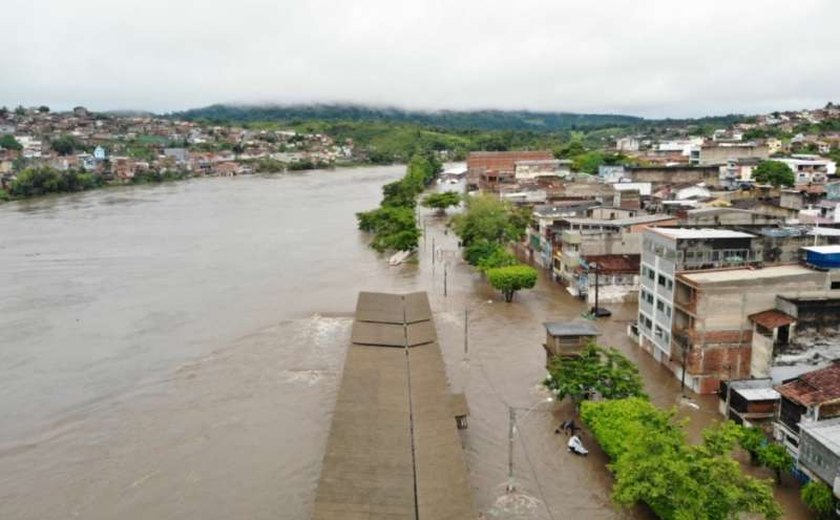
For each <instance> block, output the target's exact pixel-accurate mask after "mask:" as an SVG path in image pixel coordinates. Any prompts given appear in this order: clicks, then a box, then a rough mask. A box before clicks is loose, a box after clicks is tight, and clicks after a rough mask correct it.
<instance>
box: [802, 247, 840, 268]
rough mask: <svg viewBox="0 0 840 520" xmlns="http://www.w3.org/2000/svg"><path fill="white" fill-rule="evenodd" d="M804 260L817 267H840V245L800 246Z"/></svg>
mask: <svg viewBox="0 0 840 520" xmlns="http://www.w3.org/2000/svg"><path fill="white" fill-rule="evenodd" d="M802 249H803V250H804V252H805V262H807V263H808V264H809V265H812V266H814V267H816V268H818V269H838V268H840V245H831V246H810V247H803V248H802Z"/></svg>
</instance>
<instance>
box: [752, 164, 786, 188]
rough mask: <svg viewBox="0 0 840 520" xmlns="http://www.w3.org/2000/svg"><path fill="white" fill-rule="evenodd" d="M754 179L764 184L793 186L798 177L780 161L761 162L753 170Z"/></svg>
mask: <svg viewBox="0 0 840 520" xmlns="http://www.w3.org/2000/svg"><path fill="white" fill-rule="evenodd" d="M753 178H754V179H755V180H756V182H760V183H762V184H772V185H773V186H776V187H779V186H793V183H794V182H795V181H796V176H795V175H794V174H793V170H791V169H790V167H789V166H788V165H787V164H785V163H783V162H780V161H761V162H760V163H759V164H758V166H756V167H755V169H754V170H753Z"/></svg>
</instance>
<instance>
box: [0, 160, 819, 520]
mask: <svg viewBox="0 0 840 520" xmlns="http://www.w3.org/2000/svg"><path fill="white" fill-rule="evenodd" d="M402 173H403V168H402V167H380V168H357V169H350V170H338V171H312V172H305V173H299V174H290V175H282V176H280V175H278V176H268V177H240V178H232V179H200V180H193V181H188V182H182V183H174V184H166V185H160V186H138V187H126V188H115V189H107V190H101V191H95V192H90V193H84V194H79V195H71V196H64V197H52V198H45V199H40V200H35V201H30V202H17V203H10V204H5V205H2V206H0V266H2V269H0V381H1V382H0V418H2V420H1V421H0V518H3V519H42V520H43V519H65V518H71V517H79V518H91V519H111V518H121V519H124V520H126V519H147V518H155V519H162V518H179V519H180V518H196V519H197V518H201V519H216V518H218V519H230V518H249V519H278V518H279V519H303V518H307V517H308V514H309V511H310V509H311V506H312V501H313V498H314V492H315V486H316V484H317V479H318V474H319V470H320V464H321V457H322V455H323V449H324V446H325V444H326V437H327V433H328V430H329V425H330V414H331V411H332V406H333V403H334V399H335V392H336V389H337V386H338V382H339V377H340V373H341V365H342V362H343V358H344V353H345V348H346V344H347V340H348V336H349V327H350V325H351V322H352V320H351V316H352V315H351V312H352V310H353V308H354V304H355V298H356V294H357V292H358V291H359V290H382V291H413V290H426V291H428V292H429V295H430V299H431V302H432V307H433V309H434V311H435V319H436V324H437V327H438V332H439V335H440V337H441V344H442V348H443V352H444V356H445V359H446V362H447V371H448V375H449V378H450V381H451V386H452V388H453V390H455V391H465V392H466V393H467V396H468V400H469V404H470V409H471V416H470V418H469V429H468V430H466V431H465V432H464V433H463V437H462V438H463V441H464V445H465V450H466V454H467V462H468V465H469V471H470V479H471V483H472V487H473V489H474V492H475V499H476V503H477V506H478V508H479V510H480V511H481V512H482V514H483V515H484V517H486V518H500V519H516V518H549V519H550V518H554V519H560V518H583V519H601V518H603V519H608V518H609V519H614V518H632V519H642V518H651V516H650V514H649V513H647V512H646V511H645V510H643V509H642V508H635V509H629V510H626V509H621V508H618V507H617V506H615V505H614V504H613V503H612V501H611V499H610V486H611V479H610V476H609V473H608V472H607V471H606V469H605V463H606V459H605V457H604V455H603V453H601V452H600V450H598V448H597V446H596V445H595V444H594V441H593V439H592V438H591V436H589V435H588V434H587V433H586V432H584V443H585V444H586V445H587V446H588V447H589V448H591V449H592V454H591V455H590V456H589V457H587V458H578V457H573V456H571V455H569V454H567V453H566V451H565V447H564V444H565V439H564V438H563V437H562V436H559V435H555V434H554V433H553V431H554V428H555V427H556V426H557V424H558V423H559V422H560V421H562V420H563V419H565V418H567V417H568V416H569V414H570V413H571V411H570V410H569V408H568V406H567V405H566V404H565V403H560V404H558V403H545V402H542V403H541V400H543V399H544V398H545V397H546V394H545V393H544V392H543V391H542V390H541V389H540V388H539V381H540V380H541V379H542V378H543V377H544V368H543V364H544V354H543V350H542V348H541V346H540V345H541V343H542V342H543V340H544V329H543V327H542V325H541V324H542V322H544V321H547V320H559V319H571V318H576V317H579V316H580V314H581V312H582V311H583V310H584V309H583V307H584V306H583V304H582V303H581V302H579V301H577V300H576V299H574V298H572V297H571V296H570V295H569V294H568V293H567V292H566V291H565V290H564V288H563V287H561V286H559V285H557V284H555V283H553V282H551V281H550V280H549V279H547V278H546V277H543V278H541V279H540V281H539V283H538V285H537V287H536V288H535V289H534V290H532V291H526V292H523V293H522V294H521V295H519V296H518V297H517V299H516V301H515V302H514V303H512V304H505V303H504V302H502V301H500V299H499V297H498V295H497V294H495V293H494V292H493V291H492V290H491V289H490V288H489V287H488V286H487V285H486V283H485V282H484V281H483V280H482V279H481V278H480V277H479V276H478V275H476V274H475V273H474V272H473V270H472V269H471V268H470V267H469V266H466V265H464V264H463V263H462V262H460V261H459V259H458V254H457V251H456V250H457V239H456V238H455V237H454V236H452V235H451V234H449V233H446V232H445V229H444V226H443V222H444V221H443V219H441V218H440V217H437V216H435V215H433V214H431V213H426V212H422V213H421V215H420V218H421V220H422V222H423V224H424V227H425V229H426V233H427V238H426V240H425V242H424V243H422V244H421V248H420V255H419V262H417V263H414V264H406V265H402V266H399V267H389V266H388V265H387V263H386V262H385V261H384V260H383V259H382V258H381V257H379V256H377V255H376V254H375V253H374V252H372V251H371V250H369V249H368V248H367V247H366V245H365V237H364V236H363V235H361V234H360V233H359V232H357V231H356V229H355V222H354V218H353V214H354V213H355V212H356V211H361V210H364V209H369V208H372V207H375V206H376V204H377V203H378V200H379V196H380V188H381V186H382V185H383V184H384V183H386V182H389V181H391V180H394V179H396V178H398V177H400V176H401V175H402ZM452 188H453V189H454V188H457V186H453V187H452ZM432 240H434V244H435V247H436V248H437V249H439V250H440V251H441V252H440V253H438V255H437V257H435V261H434V262H433V254H432ZM444 271H445V278H446V286H447V287H446V292H447V295H446V296H444ZM488 302H490V303H488ZM465 307H466V308H469V309H470V318H469V349H468V353H467V354H465V352H464V309H465ZM609 307H610V308H611V310H612V311H613V313H614V314H613V317H612V318H609V319H606V320H602V321H600V322H599V325H600V326H601V329H602V332H603V336H602V341H603V342H604V343H606V344H610V345H613V346H615V347H617V348H619V349H621V350H622V351H624V352H625V353H627V354H628V355H629V356H630V357H631V358H632V359H633V360H634V361H636V362H637V363H638V364H639V366H640V369H641V370H642V373H643V375H644V377H645V381H646V385H647V390H648V392H649V393H650V395H651V397H652V399H653V400H654V402H656V404H658V405H661V406H674V405H675V404H677V403H679V399H678V397H679V382H678V381H676V380H675V379H674V378H673V377H672V376H670V375H669V374H668V373H667V372H665V371H664V370H663V369H662V368H661V367H659V366H658V365H656V364H655V363H654V362H653V361H652V360H651V359H650V358H648V357H647V356H646V355H644V354H643V353H640V352H639V351H638V350H637V349H635V348H634V347H633V346H632V344H631V343H630V341H629V340H628V339H627V338H626V336H625V328H626V326H627V323H628V320H630V319H632V317H633V315H634V313H635V308H634V306H632V305H612V306H609ZM697 402H698V403H699V406H700V407H699V409H695V408H693V407H686V406H682V407H681V408H680V413H681V414H683V415H685V416H687V417H690V418H691V425H690V426H689V429H690V434H691V436H692V437H693V438H697V436H698V435H699V430H700V429H701V427H702V426H704V425H707V424H709V423H710V422H712V421H715V420H717V419H718V416H717V414H716V412H715V406H716V404H717V402H716V400H715V399H714V398H702V399H698V400H697ZM537 403H540V404H537ZM535 404H537V406H536V407H534V405H535ZM509 406H513V407H515V408H517V409H518V416H519V422H518V435H517V437H516V442H515V448H514V477H515V484H516V492H515V493H513V494H507V493H506V492H505V485H506V482H507V460H508V459H507V428H508V407H509ZM528 410H531V411H530V412H528ZM762 475H763V476H769V475H764V474H762ZM778 496H779V498H780V500H781V501H782V502H783V504H784V505H785V508H786V514H785V518H808V515H807V513H806V512H805V511H804V510H803V509H802V508H801V505H800V504H799V502H798V500H797V499H796V489H795V486H794V485H793V484H792V483H790V482H787V483H786V486H783V488H782V489H781V490H780V491H779V492H778Z"/></svg>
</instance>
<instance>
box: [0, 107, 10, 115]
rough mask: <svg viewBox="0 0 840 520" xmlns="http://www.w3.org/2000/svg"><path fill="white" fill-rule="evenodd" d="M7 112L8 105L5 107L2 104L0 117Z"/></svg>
mask: <svg viewBox="0 0 840 520" xmlns="http://www.w3.org/2000/svg"><path fill="white" fill-rule="evenodd" d="M8 113H9V107H7V106H6V105H3V106H2V107H0V117H6V115H7V114H8Z"/></svg>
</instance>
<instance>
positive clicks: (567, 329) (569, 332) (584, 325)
mask: <svg viewBox="0 0 840 520" xmlns="http://www.w3.org/2000/svg"><path fill="white" fill-rule="evenodd" d="M543 326H544V327H545V330H547V331H548V333H549V334H551V335H552V336H599V335H601V333H600V332H598V327H596V326H595V325H593V324H592V323H590V322H588V321H547V322H545V323H543Z"/></svg>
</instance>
